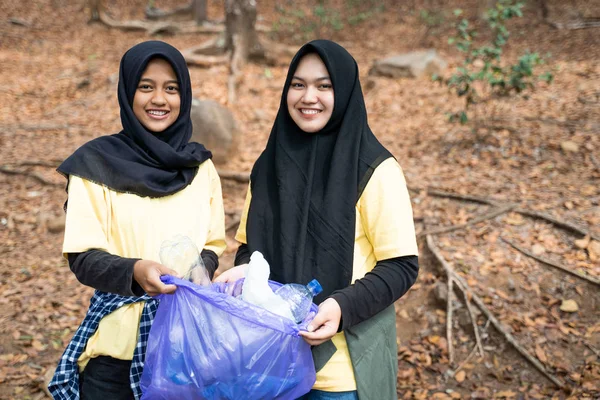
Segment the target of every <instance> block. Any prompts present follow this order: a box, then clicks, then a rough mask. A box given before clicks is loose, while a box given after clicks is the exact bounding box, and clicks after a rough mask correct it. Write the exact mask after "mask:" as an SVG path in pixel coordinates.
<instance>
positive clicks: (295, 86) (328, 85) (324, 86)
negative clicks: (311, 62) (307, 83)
mask: <svg viewBox="0 0 600 400" xmlns="http://www.w3.org/2000/svg"><path fill="white" fill-rule="evenodd" d="M290 87H291V88H293V89H303V88H304V84H303V83H300V82H292V83H291V84H290ZM317 88H318V89H319V90H328V89H332V88H333V86H332V85H331V83H321V84H319V85H318V86H317Z"/></svg>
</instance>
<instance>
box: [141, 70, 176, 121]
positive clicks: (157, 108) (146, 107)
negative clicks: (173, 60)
mask: <svg viewBox="0 0 600 400" xmlns="http://www.w3.org/2000/svg"><path fill="white" fill-rule="evenodd" d="M180 105H181V97H180V95H179V83H178V82H177V75H175V71H173V67H171V64H169V62H168V61H166V60H164V59H161V58H155V59H154V60H151V61H150V62H149V63H148V66H147V67H146V69H145V70H144V73H143V74H142V77H141V78H140V83H139V84H138V87H137V90H136V92H135V96H134V97H133V113H134V114H135V116H136V117H137V119H138V120H139V121H140V122H141V123H142V125H143V126H144V127H145V128H146V129H148V130H149V131H151V132H162V131H164V130H165V129H167V128H168V127H169V126H171V125H172V124H173V123H174V122H175V121H176V120H177V118H178V117H179V108H180Z"/></svg>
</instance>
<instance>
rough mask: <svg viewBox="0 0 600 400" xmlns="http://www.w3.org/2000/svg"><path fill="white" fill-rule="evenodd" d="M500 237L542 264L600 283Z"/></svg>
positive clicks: (596, 283)
mask: <svg viewBox="0 0 600 400" xmlns="http://www.w3.org/2000/svg"><path fill="white" fill-rule="evenodd" d="M500 239H501V240H502V241H503V242H505V243H507V244H509V245H510V246H512V247H513V248H515V249H516V250H518V251H520V252H521V253H523V254H525V255H526V256H528V257H531V258H533V259H534V260H537V261H539V262H541V263H542V264H546V265H549V266H551V267H554V268H558V269H560V270H562V271H565V272H567V273H569V274H571V275H575V276H576V277H578V278H580V279H583V280H586V281H588V282H591V283H593V284H595V285H600V280H598V279H596V278H594V277H591V276H588V275H586V274H583V273H581V272H579V271H575V270H572V269H570V268H567V267H565V266H563V265H560V264H558V263H555V262H554V261H551V260H548V259H545V258H542V257H539V256H536V255H535V254H533V253H531V252H530V251H527V250H525V249H524V248H522V247H520V246H518V245H517V244H515V243H513V242H511V241H510V240H508V239H505V238H503V237H500Z"/></svg>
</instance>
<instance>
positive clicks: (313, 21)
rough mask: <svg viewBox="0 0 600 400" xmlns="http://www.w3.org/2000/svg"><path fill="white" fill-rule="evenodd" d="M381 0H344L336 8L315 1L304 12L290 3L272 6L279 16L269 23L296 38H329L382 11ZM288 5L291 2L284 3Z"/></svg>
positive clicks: (278, 30) (325, 2) (277, 29)
mask: <svg viewBox="0 0 600 400" xmlns="http://www.w3.org/2000/svg"><path fill="white" fill-rule="evenodd" d="M381 3H382V2H381V0H367V1H358V0H345V2H344V5H343V6H342V7H340V8H341V10H340V9H338V8H336V7H333V6H331V5H329V4H328V2H327V1H326V0H317V1H315V2H314V3H313V4H314V5H310V6H308V7H307V8H305V11H303V10H300V9H297V8H294V7H297V6H293V5H289V6H286V5H282V3H281V2H278V4H277V5H276V6H275V11H276V12H277V13H278V14H279V15H280V16H279V19H278V20H277V21H275V22H274V23H273V27H272V29H273V31H274V32H276V33H278V34H283V35H291V36H292V37H293V38H295V39H297V40H309V39H313V38H315V37H330V36H332V35H333V34H334V33H335V32H338V31H341V30H342V29H344V28H345V27H346V26H347V25H352V26H354V25H357V24H360V23H362V22H364V21H366V20H368V19H370V18H372V17H373V16H374V15H375V14H377V13H379V12H382V11H383V10H384V6H383V4H381ZM288 4H293V3H292V2H288Z"/></svg>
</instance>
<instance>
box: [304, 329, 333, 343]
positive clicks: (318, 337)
mask: <svg viewBox="0 0 600 400" xmlns="http://www.w3.org/2000/svg"><path fill="white" fill-rule="evenodd" d="M336 333H337V329H334V328H333V327H332V326H331V325H321V327H319V329H317V330H315V331H314V332H300V336H302V337H303V338H304V340H305V341H306V342H307V343H308V344H310V345H311V346H318V345H320V344H321V343H324V342H326V341H327V340H329V339H331V338H332V337H333V336H334V335H335V334H336Z"/></svg>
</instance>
